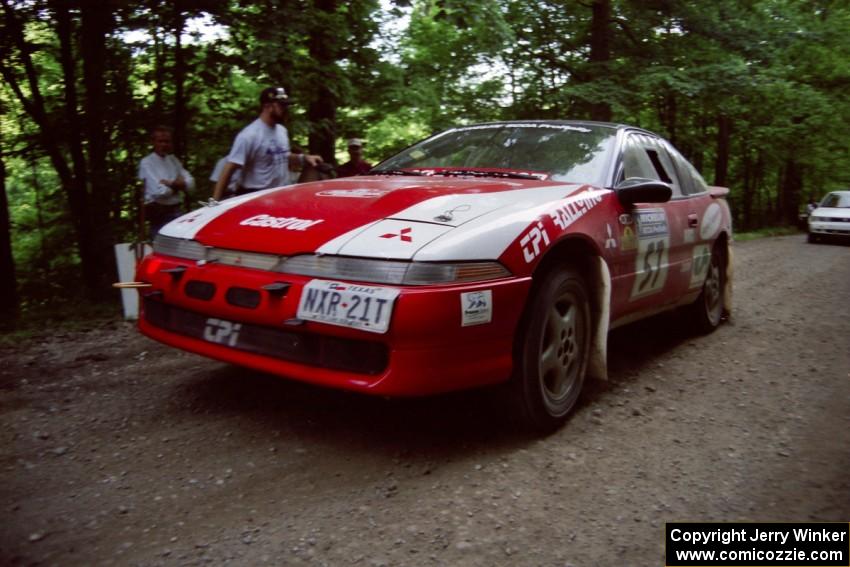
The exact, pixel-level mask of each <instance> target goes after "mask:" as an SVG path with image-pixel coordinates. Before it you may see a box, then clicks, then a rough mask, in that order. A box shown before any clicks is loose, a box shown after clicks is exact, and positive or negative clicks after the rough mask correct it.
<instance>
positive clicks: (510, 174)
mask: <svg viewBox="0 0 850 567" xmlns="http://www.w3.org/2000/svg"><path fill="white" fill-rule="evenodd" d="M437 173H438V174H439V175H469V176H472V177H501V178H505V179H536V180H539V179H540V177H539V176H537V175H532V174H530V173H517V172H515V171H479V170H477V169H446V170H444V171H439V172H437Z"/></svg>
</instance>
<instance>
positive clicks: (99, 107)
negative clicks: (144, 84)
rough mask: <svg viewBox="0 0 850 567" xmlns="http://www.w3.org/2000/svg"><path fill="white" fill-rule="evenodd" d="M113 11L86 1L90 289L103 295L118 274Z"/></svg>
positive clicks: (84, 48)
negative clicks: (111, 111)
mask: <svg viewBox="0 0 850 567" xmlns="http://www.w3.org/2000/svg"><path fill="white" fill-rule="evenodd" d="M111 24H112V13H111V11H110V10H105V9H103V7H102V6H95V5H94V4H89V3H84V4H83V8H82V30H81V31H82V38H81V46H82V53H81V55H82V59H83V83H84V85H85V92H86V97H85V106H84V107H85V117H86V122H85V132H86V138H87V146H88V164H89V180H90V185H91V198H90V200H89V203H90V205H91V212H92V214H91V220H92V228H93V230H94V234H96V235H97V238H96V239H95V240H94V242H93V244H94V249H93V252H94V265H93V266H91V267H89V268H88V269H89V271H93V272H94V273H90V274H88V276H87V280H86V281H87V283H89V291H90V292H94V297H98V295H100V296H101V297H102V293H103V290H104V289H106V286H108V284H109V282H110V281H112V279H113V278H114V274H115V257H114V253H113V248H112V245H113V243H114V238H113V234H112V233H113V231H112V224H111V222H110V215H109V209H110V204H111V203H112V200H113V192H114V190H115V189H114V188H113V185H112V183H110V182H109V171H108V168H107V167H106V153H107V151H108V150H109V138H108V136H106V135H104V132H106V120H105V116H106V104H107V101H106V91H105V80H104V77H105V75H106V67H105V62H106V60H107V58H108V53H107V49H106V37H107V34H108V33H109V31H110V29H111Z"/></svg>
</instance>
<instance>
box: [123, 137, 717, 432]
mask: <svg viewBox="0 0 850 567" xmlns="http://www.w3.org/2000/svg"><path fill="white" fill-rule="evenodd" d="M727 192H728V190H726V189H723V188H716V187H709V186H707V185H706V183H705V181H703V179H702V177H701V176H700V174H699V173H698V172H697V171H696V169H695V168H694V167H693V166H692V165H691V164H689V163H688V162H687V161H686V160H685V159H684V158H683V157H682V156H681V154H679V152H677V151H676V150H675V149H674V148H673V147H672V146H671V145H670V144H669V143H668V142H666V141H665V140H663V139H661V138H659V137H658V136H656V135H654V134H652V133H650V132H648V131H645V130H642V129H639V128H634V127H630V126H625V125H618V124H607V123H596V122H579V121H522V122H494V123H487V124H476V125H471V126H462V127H457V128H452V129H450V130H447V131H445V132H442V133H440V134H437V135H434V136H432V137H430V138H428V139H426V140H424V141H422V142H419V143H417V144H415V145H413V146H411V147H409V148H408V149H406V150H404V151H402V152H401V153H399V154H397V155H395V156H394V157H391V158H390V159H388V160H386V161H384V162H382V163H381V164H379V165H378V166H376V167H375V168H374V169H373V170H372V171H371V172H370V173H369V174H368V175H365V176H359V177H347V178H341V179H333V180H328V181H320V182H314V183H305V184H300V185H294V186H287V187H281V188H277V189H269V190H265V191H261V192H257V193H252V194H248V195H243V196H240V197H235V198H232V199H228V200H226V201H222V202H219V203H215V202H213V203H211V204H210V205H208V206H205V207H202V208H200V209H199V210H196V211H194V212H191V213H189V214H186V215H184V216H183V217H181V218H179V219H177V220H175V221H173V222H171V223H170V224H168V225H166V226H165V227H164V228H163V229H162V231H161V232H160V234H159V235H158V236H157V237H156V239H155V241H154V243H153V250H154V251H153V253H152V254H151V255H149V256H148V257H147V258H145V259H144V260H143V261H142V263H141V264H140V265H139V268H138V272H137V279H138V280H139V281H140V282H142V285H145V286H147V287H144V288H142V289H141V290H140V293H141V299H142V301H141V316H140V319H139V328H140V330H141V332H142V333H144V334H145V335H147V336H149V337H152V338H153V339H156V340H158V341H161V342H163V343H166V344H168V345H172V346H174V347H177V348H181V349H185V350H187V351H191V352H195V353H199V354H202V355H205V356H209V357H212V358H215V359H219V360H222V361H226V362H229V363H233V364H237V365H242V366H246V367H250V368H254V369H257V370H261V371H264V372H269V373H272V374H276V375H279V376H282V377H286V378H291V379H297V380H302V381H305V382H310V383H313V384H318V385H323V386H329V387H334V388H344V389H349V390H355V391H359V392H365V393H372V394H377V395H382V396H420V395H427V394H434V393H439V392H447V391H451V390H459V389H465V388H473V387H478V386H483V385H487V384H496V383H504V384H505V386H506V387H505V392H506V395H507V397H508V401H509V403H510V406H511V408H512V409H513V411H514V412H515V414H516V415H517V416H518V417H519V418H520V420H521V421H522V422H523V423H524V424H525V425H527V426H529V427H531V428H533V429H536V430H538V431H551V430H553V429H554V428H556V427H558V426H559V425H560V424H561V423H562V422H563V421H564V420H565V419H566V418H567V416H568V415H569V413H570V410H571V409H572V408H573V407H574V405H575V403H576V400H577V399H578V396H579V393H580V392H581V389H582V385H583V384H584V382H585V380H586V378H588V377H596V378H603V379H604V378H605V377H606V348H607V346H606V345H607V335H608V332H609V331H610V330H611V329H613V328H615V327H618V326H621V325H624V324H626V323H629V322H632V321H635V320H637V319H641V318H644V317H648V316H650V315H653V314H656V313H659V312H661V311H665V310H669V309H674V308H683V309H685V310H687V312H688V321H689V322H690V323H691V325H692V326H693V328H694V330H695V331H697V332H708V331H711V330H713V329H714V328H716V327H717V326H718V325H719V324H720V322H721V320H722V318H723V316H724V314H725V313H726V312H727V311H728V309H729V308H730V292H729V290H730V289H731V275H732V271H731V250H730V242H731V238H732V227H731V219H730V214H729V207H728V205H727V203H726V201H725V198H724V197H725V195H726V193H727Z"/></svg>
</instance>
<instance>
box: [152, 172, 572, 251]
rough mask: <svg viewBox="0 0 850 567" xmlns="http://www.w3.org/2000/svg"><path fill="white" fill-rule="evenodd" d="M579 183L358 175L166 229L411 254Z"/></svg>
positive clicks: (273, 192) (264, 245)
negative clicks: (484, 219)
mask: <svg viewBox="0 0 850 567" xmlns="http://www.w3.org/2000/svg"><path fill="white" fill-rule="evenodd" d="M577 187H578V186H577V185H565V184H564V183H560V182H553V181H539V180H513V179H509V180H503V179H481V178H467V177H459V178H443V177H439V178H430V177H423V178H411V177H388V176H364V177H352V178H344V179H335V180H330V181H324V182H316V183H305V184H301V185H292V186H287V187H282V188H278V189H269V190H266V191H261V192H257V193H252V194H249V195H244V196H241V197H235V198H232V199H228V200H226V201H223V202H221V203H220V204H218V205H214V206H205V207H203V208H201V209H199V210H197V211H193V212H191V213H189V214H187V215H184V216H183V217H180V218H179V219H177V220H175V221H174V222H172V223H170V224H169V225H167V226H166V227H164V228H163V229H162V231H161V233H162V234H164V235H166V236H172V237H177V238H192V239H195V240H197V241H199V242H201V243H202V244H204V245H207V246H214V247H219V248H229V249H235V250H246V251H254V252H264V253H271V254H281V255H294V254H303V253H322V254H345V255H352V256H373V257H384V258H408V259H409V258H412V257H413V255H414V254H415V253H416V251H418V250H420V249H421V248H422V247H424V246H426V245H427V244H429V243H430V242H432V241H434V240H436V239H438V238H440V237H441V236H442V235H444V234H446V233H448V232H450V231H452V230H455V229H457V228H458V227H461V226H462V225H464V224H466V223H469V222H471V221H473V220H475V219H477V218H479V217H482V216H484V215H488V214H490V213H493V212H495V211H498V210H500V209H505V208H509V209H512V210H513V209H516V208H517V207H519V208H520V209H522V208H524V207H525V206H529V207H530V206H533V205H535V204H537V203H539V202H540V201H541V200H551V199H558V198H560V197H563V196H565V195H567V194H569V193H571V192H574V191H575V190H576V189H577Z"/></svg>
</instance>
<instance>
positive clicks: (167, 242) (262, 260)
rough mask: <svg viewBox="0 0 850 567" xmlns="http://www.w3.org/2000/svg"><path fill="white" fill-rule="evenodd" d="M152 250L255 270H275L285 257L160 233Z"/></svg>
mask: <svg viewBox="0 0 850 567" xmlns="http://www.w3.org/2000/svg"><path fill="white" fill-rule="evenodd" d="M153 251H154V252H156V253H158V254H164V255H166V256H175V257H177V258H184V259H186V260H204V261H205V262H217V263H219V264H224V265H227V266H241V267H243V268H253V269H255V270H276V268H277V267H278V266H279V265H280V263H281V262H282V261H283V260H284V259H285V256H277V255H275V254H262V253H259V252H242V251H241V250H230V249H228V248H216V247H214V246H204V245H203V244H201V243H200V242H197V241H195V240H187V239H185V238H174V237H171V236H163V235H161V234H157V235H156V237H155V238H154V240H153Z"/></svg>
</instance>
